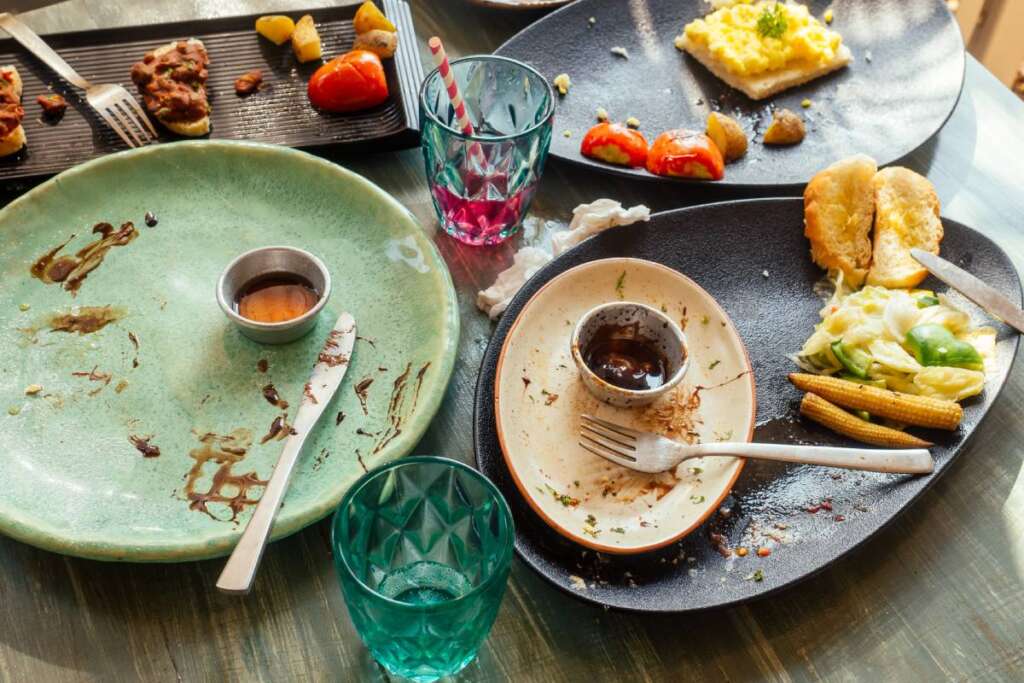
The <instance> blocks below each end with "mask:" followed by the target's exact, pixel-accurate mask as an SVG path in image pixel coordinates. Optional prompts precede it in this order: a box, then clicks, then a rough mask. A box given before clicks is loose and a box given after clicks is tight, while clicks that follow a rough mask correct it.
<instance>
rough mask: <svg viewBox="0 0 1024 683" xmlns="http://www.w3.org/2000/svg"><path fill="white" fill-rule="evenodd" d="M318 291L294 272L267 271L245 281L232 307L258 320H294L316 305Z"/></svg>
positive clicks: (318, 296)
mask: <svg viewBox="0 0 1024 683" xmlns="http://www.w3.org/2000/svg"><path fill="white" fill-rule="evenodd" d="M319 300H320V293H319V292H317V291H316V288H314V287H313V283H311V282H310V281H309V280H307V279H306V278H304V277H302V276H301V275H297V274H295V273H285V272H278V273H267V274H266V275H261V276H259V277H256V278H253V279H252V280H250V281H249V282H246V283H245V284H244V285H243V286H242V287H241V289H239V290H238V293H237V294H236V295H235V309H236V310H237V311H238V314H239V315H241V316H242V317H243V318H248V319H249V320H254V321H256V322H261V323H279V322H285V321H287V320H294V319H295V318H298V317H299V316H301V315H303V314H304V313H306V312H307V311H309V310H310V309H311V308H313V307H314V306H315V305H316V302H317V301H319Z"/></svg>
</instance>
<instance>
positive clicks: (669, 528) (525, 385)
mask: <svg viewBox="0 0 1024 683" xmlns="http://www.w3.org/2000/svg"><path fill="white" fill-rule="evenodd" d="M616 300H625V301H635V302H639V303H642V304H647V305H649V306H652V307H654V308H657V309H659V310H661V311H664V312H665V313H667V314H668V315H669V316H670V317H672V318H673V319H675V320H677V321H679V322H680V324H681V325H682V326H683V327H684V329H685V332H686V336H687V340H688V345H689V350H690V368H689V370H688V371H687V374H686V377H685V378H684V379H683V382H682V383H681V384H680V385H679V386H678V387H676V389H675V390H673V391H672V392H670V393H669V394H668V395H666V396H665V397H662V398H661V399H659V400H658V401H657V402H655V403H654V404H652V405H650V406H646V407H639V408H632V409H621V408H615V407H612V406H609V405H606V404H604V403H601V402H600V401H598V399H596V398H594V397H593V396H592V395H591V394H590V393H589V392H588V391H587V390H586V388H584V386H583V384H582V382H581V381H580V379H579V375H578V373H577V370H576V367H575V366H574V365H573V360H572V356H571V352H570V348H569V340H570V337H571V335H572V330H573V327H574V326H575V324H576V321H577V320H579V318H580V317H581V316H582V315H583V314H584V313H585V312H586V311H588V310H589V309H591V308H593V307H594V306H597V305H598V304H602V303H606V302H609V301H616ZM494 402H495V415H496V416H497V427H498V439H499V441H500V443H501V449H502V453H503V454H504V456H505V462H506V464H507V465H508V468H509V471H510V473H511V474H512V478H513V480H514V481H515V483H516V486H517V487H518V488H519V491H520V493H522V495H523V496H524V497H525V498H526V501H527V502H528V503H529V505H530V507H532V508H533V510H534V511H535V512H536V513H537V514H539V515H540V516H541V518H543V519H544V521H545V522H546V523H547V524H549V525H550V526H551V527H553V528H554V529H555V530H556V531H558V532H559V533H560V534H562V535H563V536H565V537H567V538H569V539H571V540H573V541H576V542H577V543H580V544H581V545H584V546H587V547H589V548H593V549H595V550H600V551H604V552H609V553H619V554H631V553H640V552H645V551H649V550H654V549H656V548H660V547H662V546H664V545H667V544H669V543H672V542H673V541H676V540H678V539H680V538H682V537H683V536H685V535H686V534H688V533H690V532H691V531H693V530H694V529H696V528H697V527H698V526H699V525H700V523H701V522H703V521H704V519H706V518H707V517H708V516H709V515H710V514H711V513H712V512H713V511H714V510H715V509H717V507H718V505H719V503H720V502H721V501H722V499H723V498H725V496H726V495H727V494H728V493H729V490H730V489H731V488H732V485H733V482H735V480H736V477H737V476H739V473H740V470H741V469H742V468H743V460H742V459H741V458H734V457H706V458H700V459H695V460H688V461H686V462H684V463H683V464H682V465H680V466H679V467H678V468H677V469H676V470H675V471H672V472H664V473H661V474H657V475H650V474H643V473H640V472H635V471H633V470H628V469H626V468H623V467H621V466H619V465H616V464H614V463H611V462H609V461H607V460H604V459H603V458H600V457H598V456H596V455H593V454H591V453H589V452H588V451H586V450H584V449H583V448H582V447H581V446H579V444H578V441H579V438H578V432H579V424H580V414H581V413H589V414H591V415H596V416H598V417H601V418H604V419H607V420H610V421H613V422H618V423H621V424H625V425H628V426H631V427H634V428H637V429H644V430H648V431H654V432H657V433H660V434H663V435H665V436H668V437H670V438H673V439H677V440H679V441H683V442H690V443H697V442H702V443H707V442H709V441H716V440H719V441H725V440H731V441H744V440H745V441H750V439H751V437H752V436H753V431H754V417H755V413H756V409H757V402H756V400H755V397H754V377H753V371H752V368H751V365H750V359H749V358H748V356H747V351H746V348H745V347H744V346H743V342H742V340H741V339H740V337H739V335H738V334H737V332H736V329H735V328H734V327H733V324H732V322H731V321H730V320H729V318H728V316H727V315H726V314H725V311H723V310H722V308H721V307H720V306H719V305H718V304H717V303H716V302H715V300H714V299H713V298H712V297H711V295H710V294H708V293H707V292H706V291H704V290H703V289H702V288H701V287H700V286H699V285H698V284H697V283H696V282H694V281H693V280H691V279H690V278H688V277H686V276H685V275H682V274H681V273H678V272H676V271H675V270H672V269H670V268H666V267H665V266H662V265H659V264H657V263H652V262H650V261H643V260H639V259H630V258H614V259H603V260H599V261H591V262H590V263H585V264H583V265H580V266H577V267H576V268H573V269H571V270H568V271H566V272H565V273H562V274H561V275H559V276H558V277H556V278H554V279H553V280H551V281H550V282H548V283H547V284H546V285H545V286H544V287H542V288H541V289H540V290H539V291H538V292H537V293H536V294H535V295H534V296H533V298H532V299H530V301H529V302H528V303H527V304H526V306H525V307H524V308H523V310H522V312H521V313H520V315H519V318H518V319H517V320H516V322H515V324H514V325H513V326H512V329H511V330H510V331H509V333H508V336H507V337H506V339H505V344H504V346H503V347H502V350H501V356H500V358H499V360H498V370H497V377H496V380H495V396H494Z"/></svg>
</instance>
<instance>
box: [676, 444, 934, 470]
mask: <svg viewBox="0 0 1024 683" xmlns="http://www.w3.org/2000/svg"><path fill="white" fill-rule="evenodd" d="M686 452H687V455H689V456H690V457H694V456H698V457H699V456H704V455H738V456H740V457H743V458H754V459H756V460H777V461H780V462H797V463H803V464H805V465H826V466H828V467H843V468H846V469H851V470H867V471H869V472H890V473H893V474H927V473H929V472H931V471H932V470H933V469H935V462H934V461H933V460H932V456H931V453H929V452H928V450H927V449H925V448H908V449H901V450H893V449H882V448H836V447H833V446H792V445H789V444H775V443H744V442H732V443H731V442H718V443H707V444H700V445H697V446H688V447H686Z"/></svg>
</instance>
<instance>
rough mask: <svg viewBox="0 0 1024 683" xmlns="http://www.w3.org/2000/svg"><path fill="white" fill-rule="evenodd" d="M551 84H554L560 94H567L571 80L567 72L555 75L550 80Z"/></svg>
mask: <svg viewBox="0 0 1024 683" xmlns="http://www.w3.org/2000/svg"><path fill="white" fill-rule="evenodd" d="M551 84H552V85H553V86H555V88H556V89H557V90H558V93H559V94H560V95H563V96H565V95H568V94H569V88H571V87H572V80H570V78H569V74H558V75H557V76H555V80H553V81H551Z"/></svg>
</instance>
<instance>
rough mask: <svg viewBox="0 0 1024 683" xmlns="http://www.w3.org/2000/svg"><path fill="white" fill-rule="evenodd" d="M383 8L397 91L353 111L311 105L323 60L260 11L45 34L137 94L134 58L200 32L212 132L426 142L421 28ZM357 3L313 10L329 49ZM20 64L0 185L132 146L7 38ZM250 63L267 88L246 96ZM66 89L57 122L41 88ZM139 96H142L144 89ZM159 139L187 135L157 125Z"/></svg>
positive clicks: (326, 145) (286, 140) (334, 143)
mask: <svg viewBox="0 0 1024 683" xmlns="http://www.w3.org/2000/svg"><path fill="white" fill-rule="evenodd" d="M382 4H383V9H384V13H385V14H386V15H387V16H388V18H389V19H391V21H392V22H394V24H395V25H396V26H397V27H398V35H399V41H398V51H397V52H396V53H395V56H394V58H393V59H385V60H383V61H384V70H385V73H386V75H387V80H388V88H389V90H390V97H389V99H388V101H387V102H385V103H384V104H382V105H381V106H379V107H376V108H374V109H370V110H367V111H363V112H355V113H352V114H322V113H320V112H318V111H316V110H315V109H313V107H312V106H310V104H309V99H308V98H307V96H306V82H307V81H308V80H309V77H310V75H312V73H313V72H314V71H315V70H316V69H317V67H319V66H320V64H321V62H310V63H307V64H299V62H298V61H297V60H296V59H295V56H294V55H293V53H292V50H291V46H290V44H288V43H285V44H284V45H281V46H277V45H274V44H273V43H271V42H270V41H268V40H266V39H264V38H261V37H260V36H259V35H257V33H256V31H255V29H254V24H255V21H256V18H257V16H259V15H251V16H244V17H225V18H219V19H205V20H197V21H184V22H176V23H167V24H153V25H148V26H134V27H125V28H115V29H100V30H91V31H77V32H73V33H61V34H53V35H48V36H45V40H46V42H47V43H48V44H49V45H50V46H51V47H52V48H54V49H55V50H56V51H57V52H59V53H60V54H61V56H62V57H64V59H65V60H66V61H67V62H68V63H69V64H70V65H71V66H72V67H73V68H74V69H75V70H76V71H78V73H79V74H81V75H82V76H83V77H84V78H85V79H87V80H89V81H91V82H92V83H120V84H121V85H124V86H125V88H127V89H128V90H129V91H130V92H132V93H133V94H134V93H137V89H136V88H135V85H134V84H133V83H132V82H131V76H130V72H131V67H132V64H134V63H135V62H137V61H138V60H140V59H142V57H143V55H144V54H145V53H146V52H148V51H149V50H152V49H153V48H155V47H158V46H159V45H161V44H163V43H167V42H170V41H172V40H177V39H187V38H198V39H200V40H202V41H203V43H204V44H205V45H206V50H207V52H208V53H209V56H210V77H209V81H208V88H209V93H210V105H211V108H212V113H211V116H210V120H211V124H212V130H211V132H210V136H209V137H211V138H219V139H229V140H255V141H258V142H269V143H275V144H280V145H287V146H289V147H298V148H301V149H306V150H309V151H313V152H319V153H323V152H326V151H327V150H328V149H337V148H344V150H346V151H348V150H359V151H380V150H389V149H400V148H406V147H414V146H416V145H417V144H419V130H418V129H419V103H418V99H417V95H418V90H419V86H420V83H421V82H422V81H423V68H422V65H421V64H420V60H419V55H418V53H417V50H416V33H415V31H414V29H413V25H412V14H411V13H410V11H409V5H408V4H407V3H406V2H404V1H403V0H383V3H382ZM356 8H357V5H349V6H347V7H331V8H323V9H314V10H308V11H301V10H296V11H294V12H289V13H288V14H289V16H291V17H293V18H294V19H298V18H299V17H300V16H302V15H303V14H310V15H312V17H313V19H314V21H315V22H316V26H317V30H318V31H319V33H320V38H321V41H322V45H323V54H324V57H325V58H331V57H334V56H337V55H340V54H343V53H344V52H347V51H348V50H349V49H351V47H352V42H353V41H354V40H355V30H354V29H353V26H352V18H353V17H354V16H355V11H356ZM6 64H13V65H15V66H16V67H17V68H18V71H19V72H20V73H21V77H22V80H23V81H24V93H23V95H22V101H23V103H24V105H25V120H24V122H23V125H24V127H25V134H26V136H27V137H28V144H27V145H26V147H25V149H24V150H23V151H22V152H20V153H18V154H16V155H12V156H10V157H6V158H3V159H0V188H3V189H4V190H15V189H16V187H17V186H18V185H20V184H21V183H18V182H15V181H18V180H25V181H28V180H31V179H39V178H42V177H45V176H49V175H53V174H55V173H59V172H60V171H63V170H64V169H67V168H70V167H72V166H75V165H76V164H79V163H81V162H83V161H87V160H89V159H93V158H95V157H98V156H102V155H104V154H109V153H110V152H116V151H120V150H122V149H126V148H127V146H126V145H125V144H124V143H123V142H122V141H121V139H120V138H119V137H117V134H115V133H114V132H113V131H112V130H111V129H110V128H108V127H107V126H106V125H105V124H104V123H103V122H102V120H100V119H99V118H98V116H97V115H96V114H95V113H94V112H93V110H92V109H91V108H90V107H89V105H88V104H87V103H86V102H85V99H84V96H80V95H79V93H80V91H78V90H76V89H75V88H72V87H70V86H68V85H67V84H65V83H63V81H61V80H60V79H59V78H58V77H57V75H56V74H55V73H54V72H53V71H51V70H50V69H49V68H48V67H47V66H46V65H44V64H43V63H42V62H40V61H39V60H38V59H36V58H35V57H33V56H32V55H31V54H29V52H28V51H27V50H25V49H24V48H22V47H21V45H19V44H18V43H16V42H14V40H12V39H6V40H2V41H0V65H6ZM251 69H261V70H262V71H263V78H264V84H265V86H264V88H263V89H262V90H260V91H259V92H257V93H254V94H252V95H250V96H248V97H244V98H243V97H239V96H237V95H236V94H235V91H234V82H235V79H236V78H238V77H239V76H241V75H242V74H243V73H245V72H246V71H249V70H251ZM51 89H52V91H54V92H59V93H61V94H63V95H65V97H67V99H68V110H67V113H66V114H65V116H64V118H63V120H61V121H60V122H59V123H56V124H53V123H47V122H46V121H44V120H43V118H42V110H41V109H40V107H39V105H38V104H36V101H35V100H36V96H37V95H40V94H44V93H48V92H50V90H51ZM140 101H141V98H140ZM156 127H157V130H158V131H159V132H160V141H161V142H169V141H172V140H178V139H182V138H180V137H178V136H176V135H174V134H173V133H170V132H168V131H167V130H166V129H164V128H162V127H161V126H159V125H158V126H156Z"/></svg>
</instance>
